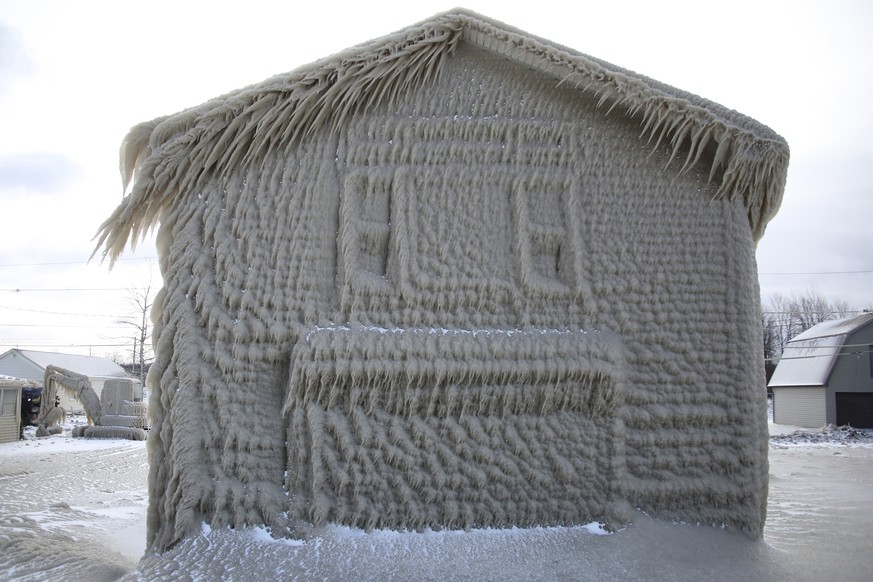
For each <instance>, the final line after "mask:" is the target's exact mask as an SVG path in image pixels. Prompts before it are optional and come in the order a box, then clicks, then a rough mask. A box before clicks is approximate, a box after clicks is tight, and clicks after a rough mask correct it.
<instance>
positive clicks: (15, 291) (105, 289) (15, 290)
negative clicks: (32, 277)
mask: <svg viewBox="0 0 873 582" xmlns="http://www.w3.org/2000/svg"><path fill="white" fill-rule="evenodd" d="M129 290H130V289H125V288H122V287H117V288H111V287H92V288H88V287H77V288H75V289H73V288H70V289H50V288H44V289H0V291H9V292H10V293H24V292H27V293H31V292H41V291H49V292H69V291H129Z"/></svg>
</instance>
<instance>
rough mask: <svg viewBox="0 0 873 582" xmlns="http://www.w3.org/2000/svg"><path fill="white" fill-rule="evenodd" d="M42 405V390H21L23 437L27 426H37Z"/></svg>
mask: <svg viewBox="0 0 873 582" xmlns="http://www.w3.org/2000/svg"><path fill="white" fill-rule="evenodd" d="M41 403H42V388H22V389H21V434H20V435H19V436H21V435H23V434H24V427H25V426H36V424H37V422H36V419H37V417H38V416H39V410H40V408H41Z"/></svg>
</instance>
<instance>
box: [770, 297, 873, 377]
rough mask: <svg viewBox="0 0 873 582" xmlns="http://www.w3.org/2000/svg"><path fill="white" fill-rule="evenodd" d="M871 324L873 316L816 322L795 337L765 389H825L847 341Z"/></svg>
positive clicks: (864, 314) (785, 350) (869, 314)
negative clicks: (816, 323) (812, 387)
mask: <svg viewBox="0 0 873 582" xmlns="http://www.w3.org/2000/svg"><path fill="white" fill-rule="evenodd" d="M871 323H873V313H862V314H861V315H857V316H854V317H845V318H843V319H833V320H830V321H825V322H822V323H819V324H818V325H815V326H813V327H811V328H809V329H808V330H806V331H805V332H803V333H801V334H800V335H798V336H796V337H794V338H793V339H792V340H791V341H789V342H788V343H787V344H786V345H785V349H784V350H783V352H782V358H781V359H780V360H779V364H777V365H776V370H775V371H774V372H773V376H772V377H771V378H770V382H769V383H768V384H767V386H769V387H771V388H772V387H779V386H826V385H827V383H828V379H829V378H830V375H831V371H832V370H833V369H834V365H835V364H836V362H837V358H838V357H839V356H840V354H841V353H842V348H843V346H844V345H845V343H846V339H847V338H848V337H850V336H851V335H852V334H854V333H855V332H856V331H858V330H860V329H861V328H863V327H866V326H867V325H869V324H871Z"/></svg>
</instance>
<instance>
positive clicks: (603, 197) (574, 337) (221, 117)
mask: <svg viewBox="0 0 873 582" xmlns="http://www.w3.org/2000/svg"><path fill="white" fill-rule="evenodd" d="M787 164H788V147H787V145H786V144H785V142H784V140H782V138H780V137H779V136H778V135H776V134H774V133H773V132H772V131H771V130H769V129H768V128H766V127H764V126H762V125H760V124H758V123H756V122H754V121H752V120H750V119H748V118H745V117H743V116H741V115H740V114H737V113H735V112H732V111H729V110H727V109H725V108H723V107H720V106H718V105H716V104H713V103H710V102H708V101H705V100H703V99H700V98H698V97H695V96H693V95H689V94H685V93H682V92H680V91H677V90H675V89H672V88H670V87H667V86H664V85H661V84H659V83H657V82H655V81H652V80H650V79H647V78H645V77H641V76H639V75H636V74H634V73H631V72H628V71H624V70H621V69H618V68H616V67H614V66H612V65H609V64H608V63H604V62H601V61H598V60H596V59H592V58H590V57H587V56H585V55H582V54H579V53H576V52H575V51H572V50H570V49H566V48H564V47H560V46H556V45H554V44H553V43H550V42H548V41H545V40H542V39H539V38H536V37H533V36H530V35H528V34H526V33H523V32H520V31H518V30H515V29H512V28H510V27H507V26H505V25H503V24H501V23H497V22H494V21H492V20H489V19H487V18H484V17H481V16H478V15H475V14H472V13H469V12H466V11H454V12H451V13H447V14H442V15H438V16H436V17H434V18H432V19H429V20H427V21H425V22H423V23H419V24H417V25H414V26H411V27H409V28H407V29H404V30H402V31H400V32H398V33H395V34H392V35H390V36H387V37H384V38H381V39H378V40H375V41H371V42H369V43H367V44H364V45H360V46H358V47H355V48H352V49H349V50H347V51H345V52H344V53H341V54H338V55H336V56H333V57H330V58H327V59H325V60H323V61H319V62H317V63H314V64H313V65H310V66H307V67H304V68H301V69H298V70H296V71H294V72H291V73H288V74H286V75H280V76H277V77H274V78H272V79H269V80H267V81H265V82H264V83H262V84H259V85H255V86H252V87H249V88H246V89H243V90H241V91H237V92H235V93H232V94H230V95H226V96H223V97H220V98H217V99H215V100H213V101H210V102H208V103H206V104H204V105H201V106H199V107H195V108H193V109H190V110H187V111H184V112H181V113H179V114H176V115H172V116H169V117H166V118H162V119H158V120H155V121H152V122H149V123H145V124H142V125H141V126H138V127H137V128H134V130H132V131H131V133H130V135H129V136H128V138H127V139H126V141H125V143H124V145H123V148H122V172H123V174H124V177H125V181H126V183H127V181H128V180H129V179H130V178H131V175H132V174H135V180H134V183H133V188H132V191H131V193H130V194H129V195H128V196H127V197H126V198H125V200H124V201H123V202H122V204H121V205H120V206H119V208H118V209H117V210H116V212H115V213H114V214H113V215H112V217H110V218H109V219H108V220H107V221H106V223H104V225H103V227H102V230H101V233H100V236H99V244H100V245H101V247H102V248H103V249H104V252H105V254H106V256H108V257H109V258H110V260H112V259H114V258H115V257H117V256H118V254H119V253H120V252H121V251H122V250H123V249H124V247H125V246H126V245H127V244H128V243H129V242H131V241H134V240H136V239H137V238H138V237H139V236H140V235H141V234H142V233H144V232H145V231H146V230H147V229H149V228H151V227H153V226H155V225H156V224H158V223H160V228H159V231H158V237H157V239H158V253H159V256H160V264H161V269H162V273H163V277H164V288H163V290H162V291H161V293H160V295H159V297H158V298H157V300H156V301H155V309H154V312H153V318H154V320H155V333H154V337H155V338H156V339H155V346H156V361H155V363H154V365H153V366H152V369H151V371H150V374H149V380H148V381H149V386H150V389H151V391H152V401H151V403H150V411H151V413H152V414H154V415H155V418H154V420H153V423H152V427H153V428H152V430H151V434H150V435H149V445H148V446H149V451H150V455H151V473H150V495H151V502H150V503H151V504H150V509H149V530H148V536H149V545H150V546H151V547H152V548H153V549H156V550H162V549H165V548H167V547H168V546H170V545H171V544H172V543H174V542H175V541H176V540H179V539H181V538H182V537H184V536H186V535H188V534H190V533H192V532H194V531H197V530H198V529H199V528H200V524H201V523H202V522H203V521H206V522H208V523H210V524H211V525H212V526H214V527H216V526H224V525H228V526H235V527H241V526H243V525H261V524H266V525H267V526H269V527H270V528H271V529H272V532H273V534H274V535H300V534H302V533H303V532H304V531H305V529H306V527H307V524H312V523H315V524H318V523H325V522H334V523H340V524H346V525H353V526H359V527H364V528H371V527H391V528H473V527H503V526H512V525H517V526H528V525H556V524H573V523H588V522H590V521H593V520H600V521H603V522H605V523H607V524H618V523H621V522H622V521H623V520H626V519H627V518H628V515H629V512H628V509H629V508H631V507H640V508H643V509H644V510H646V511H648V512H651V513H652V514H654V515H658V516H662V517H669V518H678V519H684V520H689V521H695V522H706V523H717V524H728V525H731V526H735V527H739V528H742V529H745V530H747V531H749V532H751V533H752V534H753V535H757V534H759V533H760V531H761V528H762V527H763V523H764V516H765V511H766V507H765V505H766V497H767V433H766V416H765V415H766V406H765V405H764V398H765V391H764V390H763V386H764V376H763V375H764V370H763V361H762V359H761V355H760V345H761V337H760V334H761V331H760V320H759V317H758V311H759V307H758V305H759V297H758V284H757V275H756V266H755V257H754V252H755V243H756V241H757V240H758V238H760V236H761V235H762V233H763V230H764V228H765V226H766V223H767V221H768V220H769V219H770V218H771V217H772V215H773V214H774V213H775V211H776V209H777V208H778V206H779V202H780V200H781V196H782V190H783V186H784V180H785V173H786V170H787Z"/></svg>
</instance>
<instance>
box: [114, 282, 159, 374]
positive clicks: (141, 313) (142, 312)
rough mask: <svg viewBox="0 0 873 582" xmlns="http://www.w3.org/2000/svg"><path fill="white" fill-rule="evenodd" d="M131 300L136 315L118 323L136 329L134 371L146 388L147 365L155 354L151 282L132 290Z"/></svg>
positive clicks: (122, 319) (152, 288)
mask: <svg viewBox="0 0 873 582" xmlns="http://www.w3.org/2000/svg"><path fill="white" fill-rule="evenodd" d="M129 293H130V300H131V304H132V305H133V306H134V307H135V310H134V315H131V316H127V317H122V318H120V319H118V320H116V323H118V324H121V325H127V326H130V327H132V328H133V329H134V332H135V334H134V337H133V357H132V362H133V365H134V371H135V372H136V374H137V376H138V377H139V380H140V382H142V385H143V386H145V377H146V364H149V363H151V360H152V359H153V358H154V354H153V353H152V349H151V331H152V330H151V319H150V317H149V314H150V312H151V308H152V302H153V301H154V287H153V285H152V283H151V281H149V282H148V283H147V284H146V285H145V286H144V287H141V288H138V289H131V290H130V291H129Z"/></svg>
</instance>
